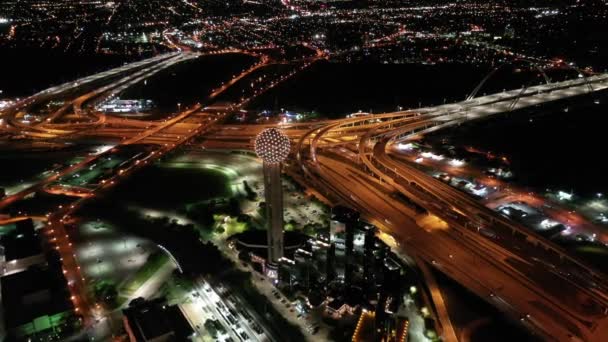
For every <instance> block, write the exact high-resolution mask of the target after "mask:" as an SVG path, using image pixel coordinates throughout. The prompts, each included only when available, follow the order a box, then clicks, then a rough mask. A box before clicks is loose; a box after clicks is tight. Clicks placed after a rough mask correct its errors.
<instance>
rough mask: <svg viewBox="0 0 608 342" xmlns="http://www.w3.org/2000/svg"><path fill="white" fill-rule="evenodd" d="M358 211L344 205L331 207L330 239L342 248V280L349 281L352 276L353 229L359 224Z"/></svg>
mask: <svg viewBox="0 0 608 342" xmlns="http://www.w3.org/2000/svg"><path fill="white" fill-rule="evenodd" d="M359 216H360V215H359V212H358V211H356V210H353V209H351V208H348V207H344V206H335V207H333V208H332V209H331V220H330V222H329V228H330V229H329V230H330V241H331V242H332V243H335V244H336V247H338V248H339V247H341V248H343V249H344V265H343V267H342V269H343V270H344V281H345V282H347V283H348V282H350V280H351V276H352V263H353V249H354V243H353V242H354V235H355V229H356V228H357V225H358V224H359Z"/></svg>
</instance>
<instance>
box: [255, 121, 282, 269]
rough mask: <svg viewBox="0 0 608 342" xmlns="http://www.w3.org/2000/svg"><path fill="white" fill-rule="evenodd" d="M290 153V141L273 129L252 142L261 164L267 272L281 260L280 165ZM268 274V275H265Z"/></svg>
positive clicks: (263, 132) (269, 129)
mask: <svg viewBox="0 0 608 342" xmlns="http://www.w3.org/2000/svg"><path fill="white" fill-rule="evenodd" d="M289 151H290V144H289V138H288V137H287V136H285V135H284V134H283V133H281V131H279V130H278V129H276V128H268V129H265V130H264V131H262V132H261V133H260V134H258V136H257V138H256V139H255V152H256V153H257V155H258V157H260V158H261V159H262V160H263V162H264V197H265V200H266V225H267V231H268V260H267V264H268V265H269V266H270V269H272V267H273V266H274V269H276V265H277V262H278V261H279V259H280V258H282V257H283V188H282V186H281V163H282V162H283V161H284V160H285V159H286V158H287V156H288V155H289ZM268 273H269V272H267V274H268Z"/></svg>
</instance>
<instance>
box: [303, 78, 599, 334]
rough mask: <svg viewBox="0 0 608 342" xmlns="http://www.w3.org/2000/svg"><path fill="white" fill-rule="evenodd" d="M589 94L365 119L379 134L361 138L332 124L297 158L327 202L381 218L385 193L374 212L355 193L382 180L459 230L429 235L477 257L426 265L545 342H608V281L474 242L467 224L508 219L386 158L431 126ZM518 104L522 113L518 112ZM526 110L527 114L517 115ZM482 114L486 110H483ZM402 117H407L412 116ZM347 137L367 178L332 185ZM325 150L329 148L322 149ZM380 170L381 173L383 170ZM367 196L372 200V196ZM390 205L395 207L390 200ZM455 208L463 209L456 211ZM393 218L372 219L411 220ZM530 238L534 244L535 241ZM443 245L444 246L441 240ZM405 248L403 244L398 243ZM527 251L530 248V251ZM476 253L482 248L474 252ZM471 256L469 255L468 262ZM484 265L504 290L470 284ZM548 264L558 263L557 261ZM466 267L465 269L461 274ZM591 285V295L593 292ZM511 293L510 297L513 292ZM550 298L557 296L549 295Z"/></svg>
mask: <svg viewBox="0 0 608 342" xmlns="http://www.w3.org/2000/svg"><path fill="white" fill-rule="evenodd" d="M594 82H595V83H594V84H595V86H596V87H595V89H605V86H606V77H605V75H604V76H601V77H596V79H595V80H594ZM585 87H588V85H587V84H586V83H584V82H581V81H577V80H574V81H567V82H564V83H561V84H554V85H550V86H539V88H549V89H550V90H551V91H552V92H553V93H542V91H540V90H532V91H531V92H530V93H528V92H527V91H510V92H504V93H501V94H499V95H491V96H489V97H485V98H484V99H483V101H479V100H478V101H465V102H475V103H474V105H473V106H467V107H464V106H463V105H462V104H451V105H447V106H445V108H443V109H440V110H439V109H430V110H428V109H427V110H426V111H425V112H424V113H421V114H420V115H415V116H413V117H409V118H408V117H398V116H397V115H394V116H393V118H392V119H389V120H378V119H374V118H373V117H372V118H363V119H360V120H361V123H360V124H359V125H360V126H363V128H367V127H365V126H369V125H370V124H371V128H370V129H363V130H362V131H361V132H357V131H354V132H353V131H351V132H345V131H341V130H342V128H343V127H346V126H351V125H356V124H355V123H353V122H352V121H349V120H348V119H346V120H344V121H343V123H342V124H340V123H337V124H330V125H328V126H326V127H325V128H320V129H313V130H311V131H310V132H309V133H308V134H307V135H305V136H303V137H301V139H300V142H299V144H298V149H297V157H298V160H299V161H300V164H301V168H302V169H303V170H304V172H305V173H306V174H307V175H308V177H309V180H311V181H312V182H313V183H314V184H315V185H316V186H318V187H325V189H326V191H325V194H326V195H329V194H330V193H332V192H333V193H338V194H342V195H341V196H340V197H341V199H342V200H343V201H345V202H346V203H349V204H351V205H353V206H355V207H357V208H366V209H364V212H366V211H367V212H369V211H373V210H374V209H375V208H376V204H377V205H378V206H381V207H382V204H381V203H380V199H381V198H382V193H378V194H376V198H377V199H376V200H374V202H373V203H374V205H371V206H370V205H369V202H370V201H369V199H370V198H368V197H364V198H365V200H364V201H363V202H365V204H366V205H362V203H361V202H362V200H361V196H360V192H363V191H365V190H364V189H358V188H355V186H356V185H358V183H361V182H369V181H368V180H367V179H369V178H375V177H379V178H380V179H381V180H383V181H384V182H387V183H388V185H390V186H392V187H394V188H395V189H398V190H400V191H401V192H403V193H404V194H405V195H406V196H408V197H410V198H413V199H414V200H415V201H417V202H418V203H419V204H420V205H421V206H423V207H426V208H427V209H428V210H430V211H432V212H436V213H438V215H440V216H442V218H443V219H444V220H446V221H447V222H449V223H450V226H451V227H452V228H450V229H448V230H446V231H444V230H439V231H438V232H437V233H435V232H434V233H433V234H429V235H431V236H435V237H437V236H440V235H443V234H446V232H450V233H449V234H450V236H449V238H450V239H452V240H451V241H450V240H448V241H447V242H445V243H446V246H452V245H453V246H452V248H455V247H456V246H462V247H464V248H469V251H468V252H467V250H466V249H464V250H460V251H458V254H455V253H450V254H449V256H448V258H447V259H446V258H445V257H443V258H441V261H439V260H440V258H439V257H438V256H436V255H433V254H434V253H433V252H430V254H428V253H429V251H425V252H422V251H419V252H418V253H427V254H426V257H423V258H424V259H425V260H427V261H429V262H430V263H432V264H433V265H434V266H435V267H438V268H440V267H441V265H448V266H449V267H445V266H444V267H442V269H444V268H445V269H444V271H446V273H448V274H451V275H452V276H453V277H454V278H456V279H457V280H458V279H460V280H461V281H463V282H464V283H465V284H466V286H468V287H471V288H472V289H475V286H477V291H478V292H477V293H478V294H480V295H481V296H482V297H483V296H484V292H483V291H485V294H486V296H487V293H491V294H492V296H491V297H492V298H493V300H492V301H493V302H495V304H497V305H498V306H500V307H501V308H502V309H503V310H505V311H510V312H511V313H512V314H513V315H515V316H516V317H517V316H518V315H519V316H521V318H522V319H523V320H522V322H523V323H524V324H527V325H529V326H531V327H532V328H534V330H536V331H537V332H538V333H539V334H543V335H545V337H548V338H551V339H557V340H577V339H580V340H586V341H594V340H597V338H599V337H600V336H605V334H607V333H608V330H607V325H606V305H605V304H606V302H605V298H604V296H605V292H604V289H605V287H604V284H605V283H604V279H603V276H601V275H598V274H595V273H594V272H593V271H592V270H589V269H587V268H586V267H585V266H584V265H580V264H579V263H578V262H577V261H576V260H572V259H569V258H568V257H566V256H565V255H562V257H561V258H564V257H565V258H566V260H567V262H568V264H567V266H568V268H570V269H572V270H573V272H576V273H573V274H574V275H575V276H570V275H563V274H561V273H559V272H558V271H555V270H554V269H552V268H551V265H552V263H551V262H548V261H546V260H544V259H547V257H546V256H545V255H543V252H544V251H543V250H542V248H541V247H537V249H538V252H537V253H531V252H530V251H529V249H526V250H522V251H521V252H520V253H518V252H517V250H515V252H513V251H511V250H509V246H504V245H498V244H495V243H493V242H491V241H488V239H486V238H480V235H479V234H475V233H473V234H471V227H469V226H467V225H466V223H467V222H462V221H463V220H464V221H471V222H473V223H476V222H478V221H479V220H478V219H475V218H474V217H478V216H479V215H481V214H483V215H486V216H481V218H484V219H485V218H487V217H489V218H490V220H491V221H490V223H492V224H495V223H496V222H500V221H501V219H496V220H495V219H494V218H493V217H494V216H496V214H495V213H493V212H492V211H491V210H488V209H487V208H486V209H485V210H483V211H482V209H481V208H477V205H479V204H478V203H477V204H474V203H473V202H475V201H474V200H472V199H470V198H468V197H467V198H465V197H466V195H464V194H462V193H458V194H456V193H453V191H456V192H457V190H454V189H452V188H450V189H444V188H443V187H442V186H441V185H445V184H435V182H433V181H435V180H433V179H432V178H431V179H429V178H430V177H429V176H428V175H426V174H424V175H420V174H416V178H412V176H411V174H412V173H413V172H414V171H412V170H409V169H408V170H404V166H402V165H398V164H395V163H394V162H393V161H391V160H390V158H389V159H387V158H386V157H385V155H384V152H385V150H386V142H387V141H388V140H389V139H393V140H399V139H402V138H405V137H407V136H411V135H412V132H415V131H417V130H418V131H421V130H428V128H429V126H431V127H438V126H439V127H440V126H443V125H445V124H446V123H448V124H449V123H451V122H454V121H458V120H468V119H473V118H475V117H480V116H485V115H493V114H495V113H500V112H504V111H508V110H511V109H517V108H522V107H525V106H530V105H534V104H537V103H542V102H544V101H553V100H555V99H558V98H565V97H570V96H576V95H579V94H583V93H586V92H587V90H585V89H583V88H585ZM572 88H574V89H572ZM544 91H549V90H544ZM514 102H515V105H513V104H512V103H514ZM518 105H519V107H517V106H518ZM475 106H478V107H477V108H476V107H475ZM472 110H474V111H475V112H476V115H470V114H469V113H468V112H470V111H472ZM402 113H404V114H405V112H402ZM397 114H399V113H397ZM374 122H376V123H377V124H376V125H375V126H374V125H373V123H374ZM342 134H349V135H353V134H355V135H357V134H358V135H359V136H361V137H364V138H361V139H360V140H358V147H359V150H360V155H359V157H360V159H361V160H363V161H364V162H366V168H363V169H365V170H367V171H366V172H365V173H363V175H361V174H360V175H359V176H358V179H357V180H353V179H350V180H344V179H342V180H341V179H340V178H338V175H336V176H334V177H336V178H332V179H331V180H328V178H329V177H331V176H330V175H331V174H332V172H335V170H336V169H338V168H339V167H340V166H339V165H338V164H336V163H339V162H342V163H343V162H344V161H343V159H344V158H337V157H335V156H331V153H330V152H328V149H327V147H326V146H328V145H329V144H327V141H330V140H331V139H330V138H329V137H330V136H332V137H334V138H332V139H334V140H335V139H336V137H337V139H338V143H340V139H342V140H344V139H343V138H340V135H342ZM304 141H307V142H308V143H309V147H310V148H309V151H306V150H303V149H302V148H303V146H304V145H305V144H304ZM378 141H380V143H378ZM317 145H319V146H321V147H318V146H317ZM318 148H321V149H322V151H321V154H319V152H318ZM334 151H335V149H334ZM303 153H304V154H307V155H306V157H307V158H308V159H304V158H303V157H302V154H303ZM328 156H331V158H332V160H333V162H332V164H331V167H325V168H321V166H319V165H321V164H323V163H327V160H326V158H327V157H328ZM371 156H373V157H371ZM338 161H339V162H338ZM375 164H379V165H378V166H376V165H375ZM355 167H357V168H360V167H361V166H360V165H356V164H355ZM379 168H381V169H379ZM370 171H372V173H371V174H370V173H369V172H370ZM351 172H352V170H351ZM345 174H348V173H347V172H346V171H342V172H341V173H340V174H339V176H340V177H344V175H345ZM401 175H407V176H409V178H407V177H406V178H403V179H401V177H402V176H401ZM341 182H342V184H343V185H342V186H343V188H342V189H339V186H338V185H339V184H341ZM414 183H415V185H414ZM438 189H440V190H438ZM369 190H373V188H369V187H368V193H369ZM366 196H372V195H371V194H369V195H366ZM384 198H385V199H384V200H385V201H386V198H387V197H386V195H384ZM389 201H392V200H391V199H389ZM376 202H378V203H376ZM454 205H455V206H456V207H457V208H454ZM370 208H371V209H370ZM451 211H454V212H456V213H458V214H459V216H460V217H456V218H454V217H451V215H446V213H449V212H451ZM488 211H489V212H488ZM471 212H472V213H473V214H469V215H466V214H464V215H462V214H463V213H471ZM387 213H390V209H389V207H386V205H385V207H384V208H383V210H380V211H378V212H376V213H373V212H372V213H371V214H372V219H374V220H375V221H377V222H379V226H384V227H386V226H387V225H389V226H390V225H391V224H393V223H394V222H398V221H394V220H395V219H398V218H399V215H401V216H403V215H404V214H403V213H401V214H398V213H396V214H394V215H389V214H387ZM388 216H390V218H388ZM463 223H464V224H463ZM508 224H509V225H507V227H509V226H510V225H511V223H510V222H508ZM459 226H460V228H461V229H455V227H459ZM462 226H464V227H462ZM391 231H393V230H391ZM397 231H398V230H397ZM393 233H395V231H393ZM527 235H528V236H529V235H530V234H527ZM411 238H412V237H411V236H408V237H405V238H404V239H405V241H409V239H411ZM418 238H420V237H418ZM436 239H438V240H439V238H436ZM528 240H530V241H532V242H533V243H534V244H536V245H539V246H545V247H546V246H548V247H549V251H552V252H554V251H558V252H560V250H559V249H558V248H554V246H552V245H551V244H547V243H546V241H543V240H542V239H540V238H537V237H534V236H529V237H528ZM398 241H401V240H400V239H398ZM416 241H418V240H416ZM438 242H439V241H438ZM509 242H511V241H509ZM522 245H523V244H521V243H520V244H514V246H512V248H513V247H515V248H522V247H521V246H522ZM527 245H529V243H528V244H527ZM471 247H474V248H473V249H471ZM445 248H446V249H445V250H450V249H449V248H448V247H445ZM440 250H443V249H440ZM455 252H456V251H455ZM466 253H468V255H467V254H466ZM471 254H473V256H474V258H472V259H470V260H469V261H470V262H465V263H463V264H460V265H453V264H452V263H451V262H450V259H453V258H454V257H455V256H456V255H461V257H470V256H471ZM423 255H424V254H423ZM530 255H531V256H532V259H530V258H529V256H530ZM538 257H540V260H539V259H537V258H538ZM477 259H479V260H483V261H484V262H485V263H486V264H485V265H481V266H483V268H475V269H477V270H480V269H483V271H484V272H483V275H484V277H486V275H492V278H493V279H502V280H501V282H500V283H499V284H494V283H484V281H485V280H483V281H480V282H479V284H477V285H475V284H474V283H472V280H471V279H469V280H468V281H467V280H466V277H465V276H466V275H467V268H469V269H468V273H469V274H470V273H471V272H470V269H471V266H473V265H475V266H476V267H477V266H480V265H479V262H481V261H478V262H477V264H476V263H475V262H474V260H477ZM548 260H550V261H553V260H551V258H549V259H548ZM481 266H480V267H481ZM560 266H563V265H560ZM458 267H461V268H463V269H461V270H458ZM553 267H555V266H553ZM458 273H463V274H458ZM478 281H479V280H478ZM488 281H489V280H488ZM559 284H561V285H559ZM590 285H591V288H588V286H590ZM507 288H508V289H509V291H505V289H507ZM482 290H483V291H482ZM498 290H500V291H503V293H504V294H502V295H500V296H498V295H496V293H497V291H498ZM546 291H548V292H549V293H545V292H546ZM480 292H481V293H480ZM523 294H525V296H524V297H523V298H525V299H526V300H524V301H522V295H523ZM555 322H559V324H557V325H556V324H555Z"/></svg>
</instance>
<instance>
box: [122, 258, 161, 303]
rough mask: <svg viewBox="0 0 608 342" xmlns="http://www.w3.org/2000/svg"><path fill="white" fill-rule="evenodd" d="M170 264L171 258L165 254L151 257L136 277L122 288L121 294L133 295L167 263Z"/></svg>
mask: <svg viewBox="0 0 608 342" xmlns="http://www.w3.org/2000/svg"><path fill="white" fill-rule="evenodd" d="M167 262H169V256H168V255H167V254H165V253H163V252H158V253H154V254H152V255H150V257H149V258H148V260H147V261H146V263H145V264H144V265H143V266H142V267H141V268H140V269H139V270H137V272H136V273H135V275H134V276H133V277H132V278H131V279H130V280H128V281H127V282H126V283H124V284H123V285H122V286H121V288H120V291H119V292H120V293H123V294H133V293H135V291H137V289H139V288H140V287H141V286H142V285H143V284H144V283H145V282H146V281H147V280H148V279H150V277H152V275H154V273H156V271H158V270H159V269H160V268H161V267H162V266H163V265H165V263H167Z"/></svg>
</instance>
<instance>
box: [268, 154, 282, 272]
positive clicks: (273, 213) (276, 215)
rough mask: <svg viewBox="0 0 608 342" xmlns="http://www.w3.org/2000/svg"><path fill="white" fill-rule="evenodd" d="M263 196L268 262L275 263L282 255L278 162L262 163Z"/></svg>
mask: <svg viewBox="0 0 608 342" xmlns="http://www.w3.org/2000/svg"><path fill="white" fill-rule="evenodd" d="M264 197H265V199H266V225H267V232H268V262H270V263H276V262H278V261H279V259H280V258H282V257H283V187H282V185H281V164H280V163H266V162H265V163H264Z"/></svg>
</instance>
